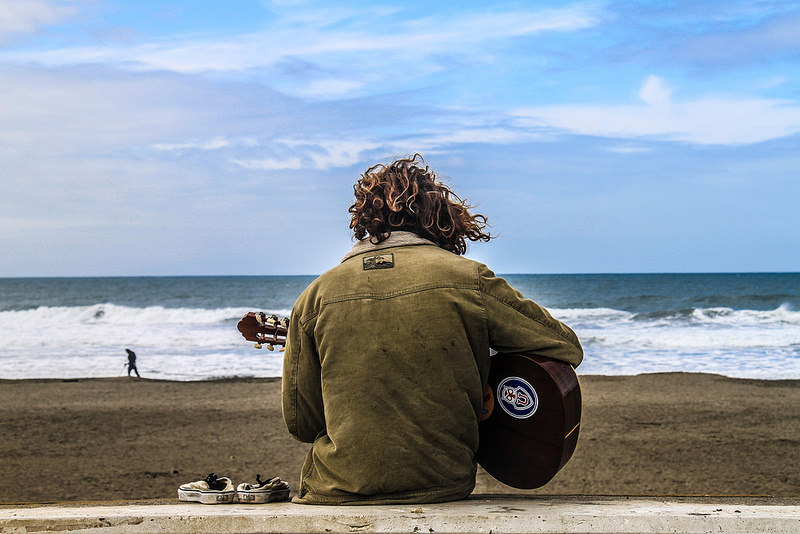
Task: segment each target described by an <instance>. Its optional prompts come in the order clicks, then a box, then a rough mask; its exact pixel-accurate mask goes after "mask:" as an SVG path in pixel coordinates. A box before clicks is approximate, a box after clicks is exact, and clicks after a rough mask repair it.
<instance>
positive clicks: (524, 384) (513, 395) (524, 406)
mask: <svg viewBox="0 0 800 534" xmlns="http://www.w3.org/2000/svg"><path fill="white" fill-rule="evenodd" d="M497 400H498V401H499V402H500V406H501V407H502V408H503V411H504V412H506V413H507V414H508V415H510V416H511V417H515V418H517V419H526V418H528V417H530V416H532V415H533V414H534V413H536V408H538V407H539V397H538V395H536V390H535V389H533V386H532V385H530V383H529V382H528V381H527V380H525V379H522V378H520V377H518V376H509V377H507V378H505V379H503V381H502V382H500V384H498V385H497Z"/></svg>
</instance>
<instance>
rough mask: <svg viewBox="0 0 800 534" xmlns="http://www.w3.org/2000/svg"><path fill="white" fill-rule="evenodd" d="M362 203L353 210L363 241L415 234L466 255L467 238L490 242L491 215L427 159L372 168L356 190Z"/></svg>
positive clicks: (358, 235)
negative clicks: (438, 173)
mask: <svg viewBox="0 0 800 534" xmlns="http://www.w3.org/2000/svg"><path fill="white" fill-rule="evenodd" d="M353 191H354V192H355V196H356V200H355V202H354V203H353V205H352V206H350V208H349V209H348V211H349V212H350V213H351V214H352V216H351V218H350V228H352V229H353V232H354V233H355V237H356V238H357V239H364V238H365V237H366V236H367V234H369V236H370V241H371V242H372V243H374V244H378V243H380V242H381V241H384V240H385V239H386V238H388V237H389V236H390V235H391V234H392V231H393V230H404V231H407V232H413V233H415V234H417V235H418V236H420V237H424V238H425V239H430V240H431V241H433V242H434V243H436V244H438V245H439V246H440V247H442V248H443V249H445V250H449V251H450V252H454V253H455V254H464V252H466V250H467V243H466V239H469V240H470V241H489V240H490V239H492V235H490V234H489V233H488V232H484V231H483V230H484V228H485V227H486V217H485V216H483V215H481V214H479V213H477V214H474V215H473V214H472V213H470V211H469V210H470V209H472V208H473V206H470V205H469V204H467V202H466V200H461V198H459V196H458V195H456V194H455V193H453V191H451V190H450V188H449V187H447V186H446V185H444V184H443V183H441V182H440V181H439V180H438V178H437V176H436V175H435V174H434V173H433V171H431V170H430V169H429V168H428V166H427V165H426V164H425V161H424V160H423V158H422V156H420V155H419V154H414V156H413V157H410V158H403V159H398V160H397V161H395V162H393V163H390V164H388V165H384V164H378V165H374V166H372V167H370V168H369V169H367V170H366V172H365V173H364V174H362V175H361V177H360V178H359V180H358V182H356V184H355V185H354V186H353Z"/></svg>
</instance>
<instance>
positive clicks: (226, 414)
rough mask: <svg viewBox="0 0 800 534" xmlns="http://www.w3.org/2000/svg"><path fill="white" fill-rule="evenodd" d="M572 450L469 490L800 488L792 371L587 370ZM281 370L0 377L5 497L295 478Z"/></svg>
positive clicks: (89, 495) (125, 495)
mask: <svg viewBox="0 0 800 534" xmlns="http://www.w3.org/2000/svg"><path fill="white" fill-rule="evenodd" d="M580 380H581V387H582V391H583V420H582V425H581V434H580V438H579V440H578V446H577V449H576V451H575V454H574V456H573V458H572V460H571V461H570V462H569V463H568V464H567V465H566V466H565V467H564V468H563V469H562V470H561V472H559V473H558V475H556V477H555V479H553V480H552V481H551V482H550V483H549V484H547V485H545V486H544V487H542V488H539V489H537V490H527V491H522V490H516V489H513V488H509V487H508V486H504V485H502V484H500V483H499V482H497V481H495V480H494V479H493V478H492V477H491V476H490V475H488V474H487V473H485V472H484V471H483V470H481V469H479V472H478V477H477V485H476V489H475V493H481V494H496V493H500V494H508V493H512V494H519V495H526V494H548V495H552V494H585V495H648V496H657V495H750V496H756V495H762V496H774V497H792V498H796V497H800V458H798V454H797V451H798V450H800V387H798V386H800V380H797V379H786V380H763V379H742V378H729V377H724V376H721V375H714V374H705V373H645V374H640V375H582V376H581V377H580ZM280 386H281V381H280V379H279V378H223V379H218V380H198V381H169V380H155V379H148V378H143V379H137V378H128V377H109V378H82V379H0V425H2V427H3V428H4V429H5V432H4V433H3V437H2V438H1V439H0V461H2V463H3V465H4V466H5V467H6V472H7V473H8V474H10V475H12V476H13V477H14V480H15V483H14V484H11V485H6V486H5V487H0V503H11V502H13V503H25V502H28V503H36V502H53V501H98V500H113V499H131V500H133V499H165V500H174V499H175V497H176V488H177V486H178V485H180V484H182V483H184V482H188V481H191V480H197V479H201V478H204V477H205V475H207V474H208V473H210V472H212V471H213V472H215V473H217V474H218V475H220V476H230V477H231V478H232V479H233V480H234V482H236V483H239V482H248V481H251V480H253V479H254V478H255V474H256V473H260V474H262V476H280V477H281V478H283V479H285V480H287V481H289V482H290V484H291V485H292V488H293V491H294V490H296V489H297V485H298V482H299V473H300V468H301V466H302V463H303V460H304V457H305V454H306V452H307V450H308V445H306V444H303V443H299V442H297V441H295V440H294V439H293V438H291V437H290V436H289V435H288V433H287V431H286V429H285V427H284V424H283V419H282V415H281V406H280Z"/></svg>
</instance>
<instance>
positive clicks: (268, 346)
mask: <svg viewBox="0 0 800 534" xmlns="http://www.w3.org/2000/svg"><path fill="white" fill-rule="evenodd" d="M267 350H269V351H270V352H272V351H273V350H275V347H273V346H272V345H267Z"/></svg>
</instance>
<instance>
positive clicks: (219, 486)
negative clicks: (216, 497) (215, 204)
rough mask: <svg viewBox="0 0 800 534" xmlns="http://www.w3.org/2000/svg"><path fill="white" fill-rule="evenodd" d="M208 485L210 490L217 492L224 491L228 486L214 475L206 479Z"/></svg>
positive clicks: (211, 474)
mask: <svg viewBox="0 0 800 534" xmlns="http://www.w3.org/2000/svg"><path fill="white" fill-rule="evenodd" d="M206 484H208V487H209V488H211V489H212V490H215V491H221V490H224V489H225V487H226V486H227V484H226V483H225V482H223V481H222V480H219V477H217V475H215V474H214V473H210V474H209V475H208V476H207V477H206Z"/></svg>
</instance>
